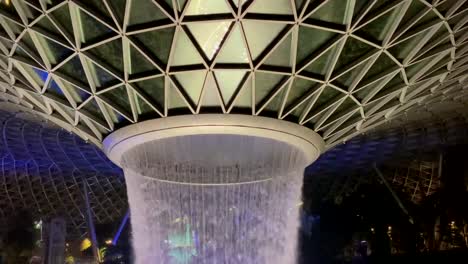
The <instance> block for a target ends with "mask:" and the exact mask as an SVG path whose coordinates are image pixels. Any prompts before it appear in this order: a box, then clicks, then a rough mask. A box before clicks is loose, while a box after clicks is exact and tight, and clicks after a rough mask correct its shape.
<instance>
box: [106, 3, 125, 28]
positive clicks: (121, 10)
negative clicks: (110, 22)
mask: <svg viewBox="0 0 468 264" xmlns="http://www.w3.org/2000/svg"><path fill="white" fill-rule="evenodd" d="M107 3H108V4H109V6H110V7H111V9H112V12H113V13H114V15H115V16H116V18H117V20H118V21H119V22H120V23H122V21H123V18H124V15H125V7H126V0H112V1H107Z"/></svg>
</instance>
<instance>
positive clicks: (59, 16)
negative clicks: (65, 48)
mask: <svg viewBox="0 0 468 264" xmlns="http://www.w3.org/2000/svg"><path fill="white" fill-rule="evenodd" d="M49 17H50V19H52V20H53V21H54V22H55V24H56V25H57V26H58V27H59V28H60V30H62V31H64V32H66V33H67V34H68V36H67V37H68V38H73V24H72V20H71V16H70V9H69V6H68V4H67V5H62V6H60V7H59V8H56V9H54V10H53V11H52V12H50V13H49Z"/></svg>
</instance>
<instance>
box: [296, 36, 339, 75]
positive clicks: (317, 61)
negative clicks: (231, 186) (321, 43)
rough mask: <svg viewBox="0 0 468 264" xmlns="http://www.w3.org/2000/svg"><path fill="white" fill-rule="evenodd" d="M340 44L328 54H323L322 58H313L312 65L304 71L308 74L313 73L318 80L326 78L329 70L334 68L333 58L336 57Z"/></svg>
mask: <svg viewBox="0 0 468 264" xmlns="http://www.w3.org/2000/svg"><path fill="white" fill-rule="evenodd" d="M338 46H339V44H337V45H335V46H333V47H332V48H330V49H329V50H328V51H327V52H325V53H323V54H322V55H321V56H320V57H318V58H317V57H316V58H313V60H314V61H313V62H312V63H310V64H309V65H308V66H307V67H306V68H305V69H304V71H306V72H308V73H312V74H313V75H316V77H318V78H322V77H320V76H324V75H325V74H326V73H327V72H328V70H330V67H331V66H332V65H331V64H332V62H333V56H335V53H336V52H337V50H338Z"/></svg>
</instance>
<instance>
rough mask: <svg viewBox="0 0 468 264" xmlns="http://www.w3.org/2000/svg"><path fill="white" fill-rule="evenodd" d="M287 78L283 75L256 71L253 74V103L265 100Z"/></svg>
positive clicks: (257, 103)
mask: <svg viewBox="0 0 468 264" xmlns="http://www.w3.org/2000/svg"><path fill="white" fill-rule="evenodd" d="M287 79H288V77H287V76H285V75H280V74H272V73H264V72H257V73H256V74H255V105H256V106H257V107H258V106H260V105H261V104H263V103H264V102H266V101H267V100H268V99H269V97H270V96H272V95H273V93H274V92H275V91H276V90H277V89H279V88H280V86H282V85H283V84H284V83H283V82H285V81H286V80H287Z"/></svg>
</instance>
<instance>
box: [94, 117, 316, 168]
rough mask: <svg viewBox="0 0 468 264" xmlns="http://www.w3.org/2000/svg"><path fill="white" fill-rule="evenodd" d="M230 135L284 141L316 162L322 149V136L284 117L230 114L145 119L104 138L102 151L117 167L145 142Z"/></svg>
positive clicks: (310, 160)
mask: <svg viewBox="0 0 468 264" xmlns="http://www.w3.org/2000/svg"><path fill="white" fill-rule="evenodd" d="M209 134H225V135H227V134H230V135H245V136H256V137H262V138H268V139H274V140H278V141H282V142H285V143H287V144H289V145H292V146H294V147H296V148H298V149H300V150H301V151H302V152H303V153H304V155H305V157H306V158H307V160H308V161H309V162H310V163H311V162H313V161H315V160H316V159H317V158H318V157H319V156H320V154H321V153H322V152H323V151H324V149H325V142H324V141H323V139H322V137H320V136H319V135H318V134H317V133H315V132H314V131H312V130H311V129H309V128H306V127H303V126H300V125H298V124H295V123H291V122H288V121H284V120H279V119H274V118H268V117H260V116H249V115H233V114H203V115H184V116H174V117H165V118H160V119H153V120H148V121H144V122H140V123H136V124H133V125H129V126H126V127H123V128H121V129H118V130H116V131H114V132H113V133H111V134H110V135H109V136H107V137H106V138H105V139H104V141H103V146H104V152H105V153H106V155H107V157H108V158H109V159H110V160H112V161H113V162H114V163H115V164H117V165H118V166H120V161H121V157H122V155H123V154H124V153H125V152H126V151H127V150H129V149H131V148H133V147H134V146H137V145H140V144H143V143H145V142H148V141H153V140H159V139H165V138H171V137H178V136H189V135H209Z"/></svg>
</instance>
